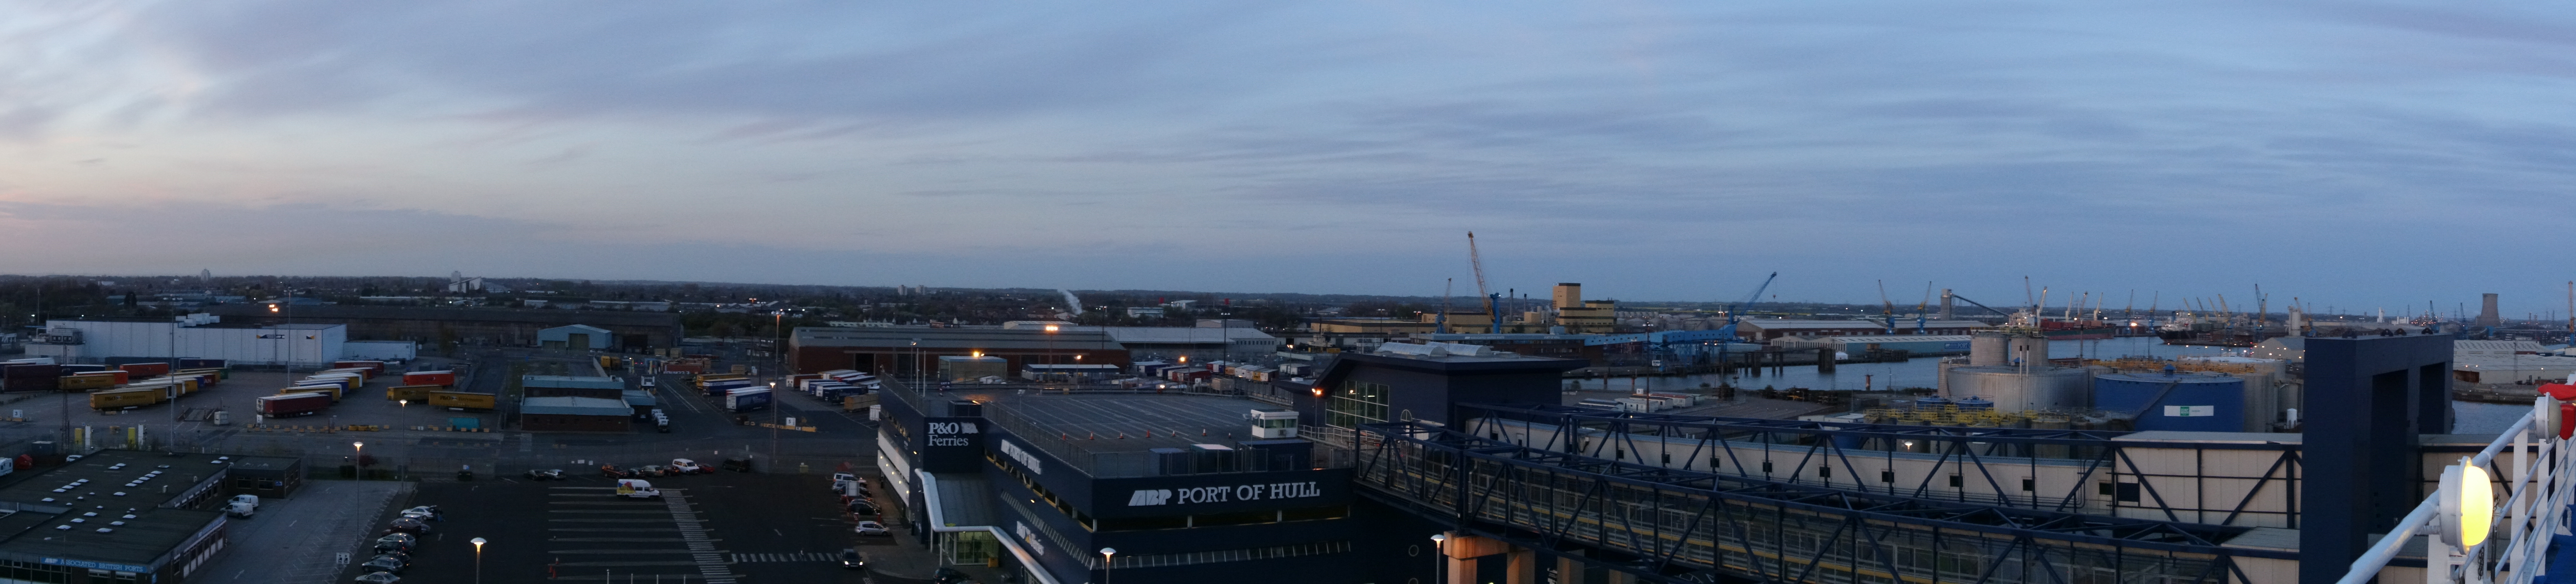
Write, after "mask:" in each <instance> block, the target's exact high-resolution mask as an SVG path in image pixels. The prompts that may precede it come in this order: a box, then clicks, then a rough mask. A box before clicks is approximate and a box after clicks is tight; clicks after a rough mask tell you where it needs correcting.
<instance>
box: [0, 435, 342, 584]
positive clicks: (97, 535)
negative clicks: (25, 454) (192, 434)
mask: <svg viewBox="0 0 2576 584" xmlns="http://www.w3.org/2000/svg"><path fill="white" fill-rule="evenodd" d="M302 477H303V462H302V460H301V459H295V458H276V457H238V456H224V455H214V454H191V455H179V456H168V455H162V454H158V453H147V452H137V451H130V450H102V451H99V452H96V453H93V454H90V455H88V456H85V457H82V458H80V459H79V460H75V461H71V462H68V463H65V464H63V465H62V466H56V467H51V468H44V469H41V470H33V471H21V472H16V473H11V474H9V475H8V476H6V477H0V582H60V583H66V584H105V583H110V582H115V583H120V584H123V583H136V582H179V581H183V580H185V579H187V578H189V577H190V576H193V575H195V572H196V571H197V569H198V568H199V567H201V566H203V565H204V564H205V563H206V561H207V560H209V559H211V558H212V557H213V556H214V554H215V553H216V552H218V551H221V550H222V549H223V548H224V542H225V535H224V533H225V525H226V522H227V521H228V520H227V519H226V518H225V516H224V514H223V513H222V512H220V511H216V510H214V507H215V506H216V505H220V504H221V503H222V502H223V501H224V499H225V498H226V497H227V496H229V495H232V494H238V493H252V494H259V495H261V496H263V497H267V496H283V495H285V494H287V493H291V492H292V490H293V489H292V486H293V485H296V484H300V483H301V482H302V480H303V479H302ZM243 485H249V486H248V487H247V488H237V487H242V486H243ZM130 495H142V496H130Z"/></svg>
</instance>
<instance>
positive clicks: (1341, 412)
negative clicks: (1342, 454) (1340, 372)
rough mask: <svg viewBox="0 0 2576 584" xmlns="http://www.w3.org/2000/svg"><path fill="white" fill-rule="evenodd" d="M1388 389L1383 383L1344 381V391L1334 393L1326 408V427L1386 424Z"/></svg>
mask: <svg viewBox="0 0 2576 584" xmlns="http://www.w3.org/2000/svg"><path fill="white" fill-rule="evenodd" d="M1387 389H1388V388H1387V386H1386V384H1383V383H1362V382H1358V381H1343V382H1342V390H1341V391H1337V392H1333V399H1332V401H1331V402H1329V403H1327V404H1325V406H1324V425H1327V426H1332V427H1336V428H1357V427H1359V426H1360V425H1361V424H1378V423H1384V422H1386V413H1387V405H1386V404H1387Z"/></svg>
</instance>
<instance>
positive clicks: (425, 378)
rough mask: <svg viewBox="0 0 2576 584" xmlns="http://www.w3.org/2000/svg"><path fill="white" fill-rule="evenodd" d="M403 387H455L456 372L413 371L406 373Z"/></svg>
mask: <svg viewBox="0 0 2576 584" xmlns="http://www.w3.org/2000/svg"><path fill="white" fill-rule="evenodd" d="M403 385H436V386H440V387H455V386H456V372H454V371H413V372H410V373H404V374H403Z"/></svg>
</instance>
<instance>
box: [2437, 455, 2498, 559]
mask: <svg viewBox="0 0 2576 584" xmlns="http://www.w3.org/2000/svg"><path fill="white" fill-rule="evenodd" d="M2494 484H2495V483H2494V480H2493V479H2491V478H2489V476H2488V475H2487V470H2486V469H2483V468H2478V466H2477V465H2474V464H2470V463H2469V459H2468V458H2466V457H2462V458H2461V459H2460V463H2459V464H2456V465H2452V466H2450V467H2448V468H2444V469H2442V487H2441V488H2442V501H2441V505H2442V509H2441V512H2442V517H2441V519H2442V541H2443V542H2444V543H2448V544H2451V545H2453V546H2456V547H2458V548H2459V549H2461V550H2467V549H2469V548H2473V547H2477V545H2478V544H2480V543H2485V542H2486V540H2487V532H2489V531H2493V530H2494V529H2495V487H2494V486H2493V485H2494Z"/></svg>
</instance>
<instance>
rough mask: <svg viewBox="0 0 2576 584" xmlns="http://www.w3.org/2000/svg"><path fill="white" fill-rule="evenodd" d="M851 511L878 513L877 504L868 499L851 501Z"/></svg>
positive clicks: (866, 513) (861, 513) (862, 513)
mask: <svg viewBox="0 0 2576 584" xmlns="http://www.w3.org/2000/svg"><path fill="white" fill-rule="evenodd" d="M850 512H851V513H856V514H860V515H876V514H877V506H876V505H875V504H872V503H869V502H867V501H851V502H850Z"/></svg>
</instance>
